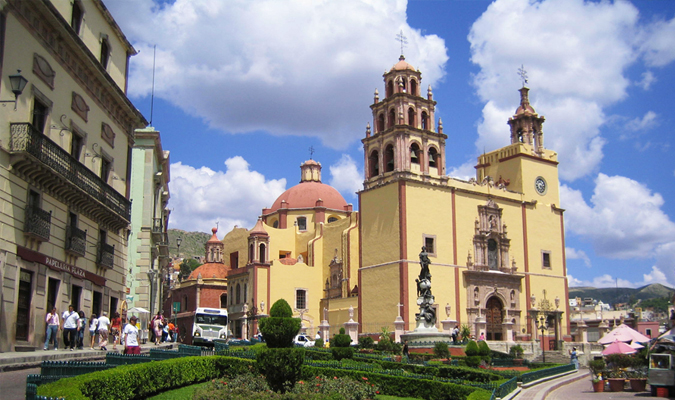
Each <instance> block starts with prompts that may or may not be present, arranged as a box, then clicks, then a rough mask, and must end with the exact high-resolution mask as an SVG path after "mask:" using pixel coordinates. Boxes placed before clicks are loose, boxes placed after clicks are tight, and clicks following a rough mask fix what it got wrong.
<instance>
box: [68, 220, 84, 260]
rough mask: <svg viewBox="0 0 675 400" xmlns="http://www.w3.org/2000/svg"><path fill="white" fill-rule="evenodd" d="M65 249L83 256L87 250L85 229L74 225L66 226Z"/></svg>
mask: <svg viewBox="0 0 675 400" xmlns="http://www.w3.org/2000/svg"><path fill="white" fill-rule="evenodd" d="M66 250H68V251H70V252H71V253H74V254H77V255H78V256H80V257H84V254H85V253H86V251H87V231H83V230H82V229H78V228H76V227H74V226H67V227H66Z"/></svg>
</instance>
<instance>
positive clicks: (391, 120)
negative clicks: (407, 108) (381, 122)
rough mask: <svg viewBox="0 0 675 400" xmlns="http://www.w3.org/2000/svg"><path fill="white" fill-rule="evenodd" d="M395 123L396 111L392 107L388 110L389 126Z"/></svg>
mask: <svg viewBox="0 0 675 400" xmlns="http://www.w3.org/2000/svg"><path fill="white" fill-rule="evenodd" d="M394 125H396V111H394V109H393V108H392V109H391V110H389V127H390V128H392V127H394Z"/></svg>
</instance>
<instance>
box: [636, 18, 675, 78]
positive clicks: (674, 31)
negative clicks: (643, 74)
mask: <svg viewBox="0 0 675 400" xmlns="http://www.w3.org/2000/svg"><path fill="white" fill-rule="evenodd" d="M673 37H675V18H673V19H671V20H670V21H657V22H655V23H653V24H651V25H649V26H647V27H646V29H645V31H644V32H642V35H641V36H640V39H641V40H642V41H643V42H642V45H641V50H642V51H643V52H644V58H645V61H646V63H647V65H649V66H655V67H662V66H664V65H666V64H669V63H671V62H672V61H673V60H675V42H674V41H673Z"/></svg>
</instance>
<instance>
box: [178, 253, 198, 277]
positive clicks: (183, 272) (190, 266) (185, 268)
mask: <svg viewBox="0 0 675 400" xmlns="http://www.w3.org/2000/svg"><path fill="white" fill-rule="evenodd" d="M201 265H202V264H201V263H200V262H199V261H197V260H196V259H194V258H184V259H183V262H182V263H181V264H180V280H181V281H183V280H185V279H187V278H188V277H189V276H190V274H191V273H192V271H194V270H196V269H197V268H198V267H200V266H201Z"/></svg>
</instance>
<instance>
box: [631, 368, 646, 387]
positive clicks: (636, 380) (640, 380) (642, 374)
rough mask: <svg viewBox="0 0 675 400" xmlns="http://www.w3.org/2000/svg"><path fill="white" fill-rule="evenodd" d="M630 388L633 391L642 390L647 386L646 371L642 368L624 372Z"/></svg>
mask: <svg viewBox="0 0 675 400" xmlns="http://www.w3.org/2000/svg"><path fill="white" fill-rule="evenodd" d="M626 376H627V377H628V382H630V389H631V390H632V391H633V392H644V391H645V389H646V388H647V372H646V371H645V370H644V369H638V370H634V371H628V372H626Z"/></svg>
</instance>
